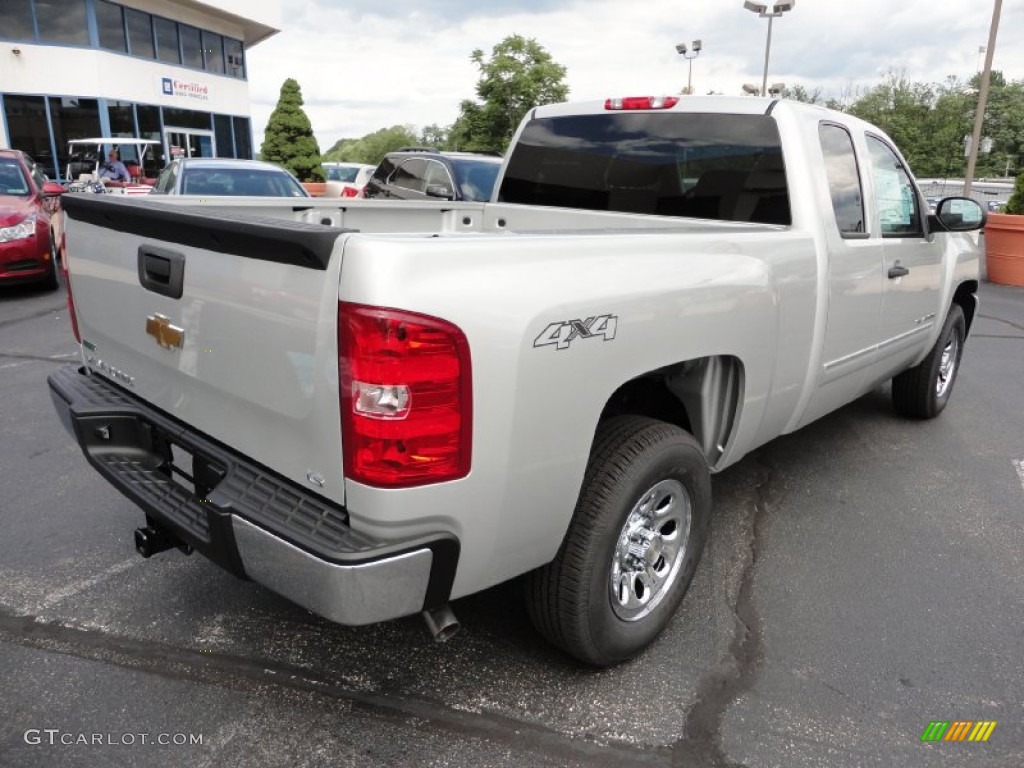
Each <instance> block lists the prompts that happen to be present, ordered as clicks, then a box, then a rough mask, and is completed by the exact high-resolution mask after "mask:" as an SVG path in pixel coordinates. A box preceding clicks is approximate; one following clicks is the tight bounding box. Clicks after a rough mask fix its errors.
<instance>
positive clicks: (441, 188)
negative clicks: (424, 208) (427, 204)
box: [425, 184, 452, 200]
mask: <svg viewBox="0 0 1024 768" xmlns="http://www.w3.org/2000/svg"><path fill="white" fill-rule="evenodd" d="M425 192H426V194H427V197H440V198H444V199H445V200H451V199H452V191H451V190H450V189H448V187H446V186H445V185H444V184H428V185H427V188H426V190H425Z"/></svg>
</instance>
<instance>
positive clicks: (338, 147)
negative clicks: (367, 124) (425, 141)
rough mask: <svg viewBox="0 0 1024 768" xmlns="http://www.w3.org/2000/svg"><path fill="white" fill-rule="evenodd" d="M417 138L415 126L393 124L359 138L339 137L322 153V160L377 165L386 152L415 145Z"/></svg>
mask: <svg viewBox="0 0 1024 768" xmlns="http://www.w3.org/2000/svg"><path fill="white" fill-rule="evenodd" d="M419 140H420V139H419V136H418V135H417V134H416V129H415V126H412V125H393V126H391V127H390V128H381V129H380V130H378V131H374V132H373V133H368V134H366V135H365V136H363V137H362V138H361V139H339V140H338V141H337V142H335V144H334V146H333V147H331V148H330V149H329V150H328V151H327V154H325V155H324V160H328V161H334V162H341V163H367V164H369V165H377V164H378V163H379V162H380V161H381V160H383V159H384V155H386V154H387V153H388V152H393V151H394V150H396V149H401V148H402V147H411V146H415V145H417V144H418V143H419Z"/></svg>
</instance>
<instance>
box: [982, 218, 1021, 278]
mask: <svg viewBox="0 0 1024 768" xmlns="http://www.w3.org/2000/svg"><path fill="white" fill-rule="evenodd" d="M985 268H986V270H987V271H988V279H989V280H990V281H991V282H993V283H1002V284H1003V285H1019V286H1021V287H1024V216H1014V215H1011V214H1008V213H990V214H989V215H988V223H987V224H986V225H985Z"/></svg>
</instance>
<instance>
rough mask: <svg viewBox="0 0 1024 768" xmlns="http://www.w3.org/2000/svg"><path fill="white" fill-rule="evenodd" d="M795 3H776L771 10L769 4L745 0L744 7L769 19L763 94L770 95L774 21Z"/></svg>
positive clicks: (791, 0)
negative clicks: (769, 67)
mask: <svg viewBox="0 0 1024 768" xmlns="http://www.w3.org/2000/svg"><path fill="white" fill-rule="evenodd" d="M794 5H796V0H789V1H788V2H785V3H775V5H773V6H772V9H771V11H769V10H768V6H767V5H765V4H764V3H752V2H750V0H745V2H744V3H743V7H744V8H746V9H747V10H748V11H752V12H753V13H756V14H757V15H758V16H760V17H761V18H762V19H768V41H767V42H766V43H765V45H764V77H763V78H762V79H761V95H762V96H767V95H768V55H769V54H770V53H771V50H772V22H773V21H775V19H777V18H778V17H779V16H781V15H782V14H784V13H786V11H792V10H793V6H794Z"/></svg>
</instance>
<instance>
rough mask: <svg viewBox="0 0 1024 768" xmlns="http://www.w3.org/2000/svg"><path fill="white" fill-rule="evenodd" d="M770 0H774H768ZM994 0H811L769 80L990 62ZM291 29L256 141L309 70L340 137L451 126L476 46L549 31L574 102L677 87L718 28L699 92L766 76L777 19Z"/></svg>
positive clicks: (784, 31) (371, 17)
mask: <svg viewBox="0 0 1024 768" xmlns="http://www.w3.org/2000/svg"><path fill="white" fill-rule="evenodd" d="M769 2H770V0H769ZM992 7H993V2H992V0H959V1H958V2H949V1H948V0H858V2H849V1H848V0H797V3H796V6H795V7H794V9H793V10H792V11H791V12H789V13H787V14H785V15H784V16H783V17H782V18H781V19H776V20H775V22H774V24H773V31H772V48H771V63H770V67H769V74H768V80H769V83H772V82H784V83H786V84H787V85H789V86H792V85H796V84H800V85H803V86H805V87H806V88H808V89H810V90H813V89H815V88H821V89H822V91H823V93H825V94H826V95H833V96H836V97H841V96H842V95H843V93H844V92H845V93H847V94H851V93H856V89H858V88H863V87H870V86H872V85H874V84H876V83H877V82H878V81H879V79H880V76H881V75H882V74H883V73H884V72H885V71H886V70H889V69H896V70H899V71H902V72H905V74H906V75H907V76H908V77H909V78H911V79H912V80H922V81H928V82H934V81H941V80H944V79H945V78H946V76H948V75H956V76H958V77H964V78H965V77H969V76H970V75H972V74H974V73H975V72H976V71H977V70H978V69H979V68H980V66H981V64H982V63H983V61H984V59H983V55H981V54H979V48H980V47H982V46H984V45H986V43H987V41H988V32H989V26H990V24H991V20H992ZM282 18H283V20H284V21H283V24H282V26H283V29H282V31H281V32H280V33H279V34H277V35H276V36H274V37H273V38H271V39H270V40H267V41H265V42H263V43H260V44H259V45H257V46H256V47H254V48H253V49H252V50H251V51H250V52H249V59H248V66H249V84H250V93H251V98H252V116H253V130H254V132H255V134H256V137H255V138H256V142H257V147H258V146H259V144H260V143H261V142H262V140H263V129H264V127H265V126H266V122H267V118H268V117H269V116H270V112H271V111H272V110H273V108H274V105H275V104H276V103H277V97H278V93H279V91H280V87H281V83H282V82H284V80H285V79H286V78H288V77H294V78H295V79H296V80H298V82H299V85H300V86H301V87H302V94H303V97H304V99H305V102H306V106H305V109H306V113H307V114H308V115H309V117H310V120H311V121H312V123H313V130H314V131H315V133H316V137H317V139H318V141H319V143H320V149H321V151H326V150H327V149H328V148H330V146H331V145H332V144H334V142H335V141H336V140H337V139H339V138H343V137H344V138H357V137H360V136H363V135H365V134H367V133H371V132H372V131H375V130H377V129H379V128H385V127H389V126H392V125H396V124H407V123H409V124H413V125H415V126H417V127H423V126H425V125H429V124H431V123H438V124H440V125H447V124H450V123H451V122H452V121H454V120H455V118H456V116H457V115H458V105H459V102H460V101H461V100H462V99H466V98H474V97H475V91H474V88H475V85H476V81H477V70H476V68H475V66H474V65H473V64H472V63H471V62H470V60H469V56H470V54H471V53H472V51H473V49H474V48H482V49H483V50H484V51H485V52H488V53H489V52H490V50H491V48H492V47H493V46H494V45H495V44H496V43H498V42H500V41H501V40H502V39H503V38H504V37H506V36H508V35H512V34H519V35H523V36H525V37H532V38H535V39H536V40H537V41H538V42H539V43H540V44H541V45H543V46H544V47H545V48H546V49H547V50H548V51H549V52H550V53H551V55H552V56H553V57H554V59H555V61H557V62H558V63H560V64H562V65H563V66H565V67H566V68H567V70H568V74H567V77H566V80H567V82H568V84H569V89H570V94H569V98H570V99H571V100H586V99H595V98H601V99H603V98H606V97H608V96H625V95H642V94H654V95H657V94H666V93H678V92H679V90H680V89H681V88H682V87H684V86H685V85H686V77H687V67H688V65H687V62H686V61H684V60H683V58H682V57H681V56H679V55H678V54H677V53H676V51H675V45H676V43H680V42H685V43H687V44H690V43H691V41H693V40H695V39H700V40H703V43H704V50H703V52H702V53H701V54H700V56H699V57H698V58H697V59H695V60H694V62H693V87H694V92H695V93H707V92H708V91H711V90H714V91H716V92H722V93H726V94H729V95H735V94H739V93H740V89H741V86H742V85H743V83H756V84H758V85H760V82H761V74H762V68H763V65H764V44H765V37H766V33H767V30H768V22H767V20H765V19H760V18H758V17H757V15H756V14H754V13H751V12H749V11H746V10H744V8H743V3H742V0H282ZM1022 37H1024V3H1021V2H1017V1H1016V0H1010V1H1009V2H1004V4H1003V11H1002V19H1001V22H1000V25H999V38H998V41H997V44H996V49H995V59H994V63H993V67H994V68H995V69H1001V70H1002V71H1003V73H1004V74H1005V75H1006V77H1007V78H1008V79H1012V80H1019V79H1024V45H1021V44H1020V40H1021V38H1022Z"/></svg>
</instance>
